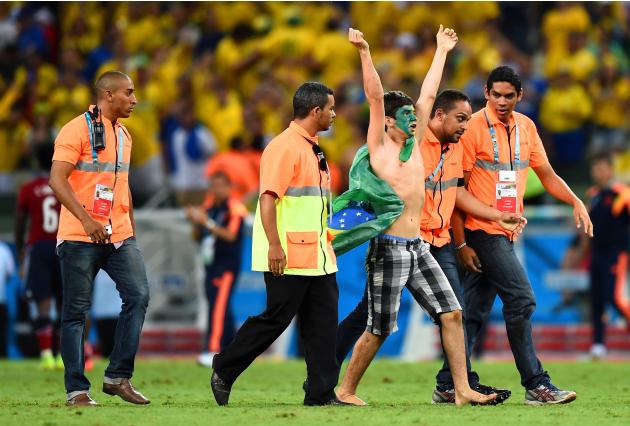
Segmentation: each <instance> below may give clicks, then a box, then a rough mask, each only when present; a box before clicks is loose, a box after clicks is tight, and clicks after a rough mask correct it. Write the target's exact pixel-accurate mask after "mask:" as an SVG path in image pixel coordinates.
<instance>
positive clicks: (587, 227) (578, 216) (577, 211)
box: [573, 200, 593, 238]
mask: <svg viewBox="0 0 630 426" xmlns="http://www.w3.org/2000/svg"><path fill="white" fill-rule="evenodd" d="M573 219H575V226H576V227H577V229H580V228H582V229H584V233H585V234H586V235H588V236H589V237H591V238H592V237H593V222H591V218H590V217H589V215H588V211H587V210H586V207H585V206H584V203H583V202H582V201H581V200H577V201H576V202H575V204H573Z"/></svg>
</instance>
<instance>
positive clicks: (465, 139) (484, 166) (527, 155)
mask: <svg viewBox="0 0 630 426" xmlns="http://www.w3.org/2000/svg"><path fill="white" fill-rule="evenodd" d="M484 112H485V113H486V114H487V116H488V121H490V125H491V126H493V127H494V129H495V133H496V138H497V147H498V151H499V164H498V165H497V164H495V162H494V150H493V144H492V139H491V138H490V131H489V129H488V122H487V121H486V116H485V114H484ZM516 124H518V131H519V134H520V163H521V164H520V168H519V169H518V170H516V163H515V161H514V160H515V145H516V128H515V125H516ZM460 144H461V145H462V147H463V149H464V162H463V165H464V171H466V172H470V179H469V181H468V187H467V189H468V191H469V192H470V193H471V194H472V195H474V196H475V197H477V199H479V200H480V201H481V202H483V203H485V204H486V205H488V206H492V207H495V208H496V184H497V183H498V180H499V170H515V171H516V179H517V206H518V212H519V213H522V212H523V194H524V193H525V187H526V184H527V172H528V170H529V168H530V167H539V166H542V165H544V164H547V163H548V162H549V160H548V159H547V154H546V153H545V148H544V147H543V144H542V141H541V140H540V136H539V135H538V131H537V130H536V125H535V124H534V122H533V121H532V120H531V119H529V118H528V117H527V116H525V115H523V114H521V113H518V112H513V113H512V116H511V117H510V125H509V138H508V131H507V130H506V127H505V125H504V124H503V123H501V121H500V120H499V119H498V118H497V116H496V114H495V112H494V111H493V109H492V108H491V107H490V106H489V105H487V104H486V107H485V108H483V109H481V110H480V111H477V112H476V113H474V114H473V115H472V117H471V119H470V121H469V122H468V128H467V129H466V132H465V133H464V134H463V135H462V138H461V139H460ZM465 226H466V228H467V229H470V230H473V231H474V230H479V229H480V230H482V231H485V232H487V233H489V234H503V235H506V236H508V237H509V236H510V234H511V233H510V232H509V231H505V230H504V229H503V228H501V226H499V225H498V224H497V223H496V222H492V221H489V220H486V219H479V218H476V217H474V216H472V215H468V216H467V218H466V222H465Z"/></svg>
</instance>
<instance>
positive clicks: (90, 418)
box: [0, 359, 630, 426]
mask: <svg viewBox="0 0 630 426" xmlns="http://www.w3.org/2000/svg"><path fill="white" fill-rule="evenodd" d="M136 364H137V365H136V372H135V376H134V380H133V381H134V383H135V384H136V386H137V387H138V389H140V390H141V391H142V392H143V393H144V394H145V395H146V396H147V397H149V398H150V399H151V400H152V403H151V404H150V405H148V406H141V407H140V406H132V405H130V404H127V403H125V402H123V401H122V400H120V399H119V398H118V397H109V396H107V395H105V394H104V393H103V392H102V391H101V386H102V381H101V378H102V374H103V370H104V368H105V363H104V362H97V363H96V368H95V369H94V371H93V372H91V373H89V378H90V381H91V382H92V392H91V394H92V397H93V398H94V399H96V400H97V402H98V403H99V404H100V406H99V407H94V408H90V409H87V408H84V409H76V408H66V407H65V405H64V402H65V399H64V388H63V373H61V372H42V371H40V370H39V368H38V367H39V364H38V363H37V362H36V361H21V362H8V361H2V362H0V425H20V426H30V425H70V424H81V425H116V426H123V425H151V426H156V425H185V426H192V425H236V426H252V425H317V426H323V425H326V424H330V425H361V426H365V425H396V426H398V425H407V424H409V425H458V426H464V425H472V424H474V425H507V424H509V425H521V424H522V425H572V426H573V425H575V426H588V425H617V424H618V425H623V424H625V425H628V424H630V363H591V362H561V363H560V362H555V363H552V362H548V363H545V367H546V368H547V369H548V370H549V371H550V373H551V375H552V378H553V381H554V382H555V384H556V385H558V386H560V387H563V388H568V389H573V390H575V391H576V392H577V393H578V398H577V400H576V401H575V402H573V403H571V404H568V405H561V406H549V407H530V406H526V405H524V404H523V398H524V392H523V389H522V388H521V386H520V384H519V377H518V374H517V372H516V368H515V366H514V365H513V364H512V363H508V362H500V363H483V362H476V363H475V364H474V365H475V367H476V369H477V371H478V372H479V373H480V375H481V378H482V382H484V383H486V384H491V385H495V386H505V387H508V388H510V389H512V392H513V393H512V398H510V399H509V400H508V401H507V403H506V404H504V405H502V406H496V407H463V408H457V407H454V406H442V405H439V406H438V405H432V404H430V398H431V392H432V389H433V386H434V380H435V379H434V377H435V373H436V372H437V369H438V368H439V363H438V362H421V363H405V362H400V361H394V360H377V361H375V362H374V364H373V365H372V366H371V368H370V369H369V370H368V372H367V373H366V376H365V377H364V379H363V382H362V384H361V386H360V388H359V396H360V397H362V398H364V399H365V400H366V401H368V402H369V404H370V405H369V406H368V407H303V406H302V405H301V403H302V398H303V393H302V390H301V386H302V381H303V379H304V376H305V365H304V363H303V362H302V361H286V362H273V361H258V362H255V363H254V364H253V365H252V366H251V367H250V368H249V369H248V370H247V371H246V372H245V373H244V374H243V375H242V376H241V377H240V378H239V380H238V381H237V382H236V384H235V385H234V387H233V389H232V396H231V400H230V405H229V406H228V407H217V406H216V404H215V402H214V399H213V398H212V395H211V393H210V388H209V377H210V371H211V370H209V369H204V368H202V367H199V366H197V365H195V364H194V362H193V361H192V360H190V361H184V360H165V359H139V360H138V361H137V363H136Z"/></svg>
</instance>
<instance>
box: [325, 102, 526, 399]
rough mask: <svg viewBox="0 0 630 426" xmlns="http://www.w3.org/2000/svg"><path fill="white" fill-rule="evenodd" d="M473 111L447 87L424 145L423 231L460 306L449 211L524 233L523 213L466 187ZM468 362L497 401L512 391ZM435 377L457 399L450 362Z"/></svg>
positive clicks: (363, 308) (472, 377)
mask: <svg viewBox="0 0 630 426" xmlns="http://www.w3.org/2000/svg"><path fill="white" fill-rule="evenodd" d="M471 114H472V110H471V106H470V99H469V97H468V95H466V94H465V93H463V92H460V91H458V90H444V91H443V92H441V93H440V94H439V95H438V96H437V97H436V99H435V102H434V104H433V109H432V112H431V117H430V120H429V123H428V127H427V130H426V131H425V133H424V137H423V139H422V142H421V144H420V149H421V152H422V160H423V162H424V168H425V173H426V176H425V184H424V191H425V202H424V207H423V209H422V219H421V222H420V234H421V236H422V239H423V240H424V241H426V242H427V243H429V245H430V251H431V255H432V256H433V257H434V258H435V260H436V261H437V262H438V264H439V265H440V268H441V269H442V271H443V272H444V274H445V275H446V277H447V278H448V281H449V283H450V284H451V287H452V288H453V291H454V292H455V295H456V296H457V300H458V302H459V303H460V305H461V306H464V300H463V291H462V287H461V284H460V280H459V274H458V270H457V258H456V257H455V251H454V249H453V247H452V245H451V236H450V233H449V229H450V227H451V226H450V220H451V214H452V213H453V209H454V208H455V206H456V205H457V206H458V207H459V208H461V209H463V210H464V211H466V212H470V213H471V214H473V215H477V216H479V217H483V218H486V219H488V220H491V221H497V222H499V224H500V225H501V226H502V227H505V228H506V229H510V230H516V232H520V230H521V229H522V225H523V221H524V220H523V219H521V218H520V216H519V215H511V214H505V213H504V214H502V213H501V212H499V211H498V210H496V209H494V208H491V207H488V206H486V205H484V204H483V203H481V202H480V201H479V200H477V199H476V198H475V197H473V196H472V195H470V193H468V192H467V191H466V190H465V189H464V171H463V168H462V161H463V149H462V146H461V145H460V144H459V143H458V142H459V139H460V137H461V136H462V134H463V133H464V131H465V130H466V127H467V124H468V120H470V116H471ZM367 303H368V301H367V295H366V294H364V297H363V299H362V300H361V302H359V304H358V305H357V306H356V307H355V309H354V310H353V311H352V312H351V313H350V314H349V315H348V316H347V317H346V318H345V319H344V320H343V321H342V322H341V323H340V324H339V330H338V332H337V361H338V362H339V364H340V365H341V363H342V362H343V360H344V359H345V357H346V356H347V355H348V352H350V350H351V349H352V347H353V346H354V344H355V342H356V341H357V339H358V338H359V336H360V335H361V334H362V333H363V331H364V330H365V324H366V322H367V314H368V312H367V310H368V309H367ZM464 321H465V317H464ZM466 364H467V368H468V382H469V383H470V387H471V388H472V389H474V390H475V391H477V392H480V393H483V394H485V395H490V394H492V393H496V394H497V397H496V399H495V400H494V401H493V405H494V404H499V403H502V402H504V401H505V400H506V399H508V398H509V397H510V395H511V393H510V391H509V390H507V389H498V388H495V387H493V386H487V385H484V384H481V383H479V376H478V375H477V373H475V372H474V371H471V366H470V358H467V362H466ZM436 381H437V386H436V389H435V390H434V391H433V395H432V401H433V402H434V403H453V404H454V403H455V389H454V385H453V378H452V376H451V372H450V369H449V367H448V361H446V360H445V361H444V365H443V367H442V369H441V370H440V371H439V373H438V375H437V377H436Z"/></svg>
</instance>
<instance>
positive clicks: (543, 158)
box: [529, 122, 549, 167]
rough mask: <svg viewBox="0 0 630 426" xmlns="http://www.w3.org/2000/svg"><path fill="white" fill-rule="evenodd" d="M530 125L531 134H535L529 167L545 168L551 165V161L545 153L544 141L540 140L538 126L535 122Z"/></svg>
mask: <svg viewBox="0 0 630 426" xmlns="http://www.w3.org/2000/svg"><path fill="white" fill-rule="evenodd" d="M529 125H530V133H531V134H533V138H532V139H533V140H532V145H531V150H530V153H529V166H530V167H539V166H543V165H545V164H547V163H549V159H548V158H547V153H546V152H545V147H544V146H543V143H542V140H541V139H540V135H539V134H538V130H537V129H536V125H535V124H534V123H533V122H530V123H529Z"/></svg>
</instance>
